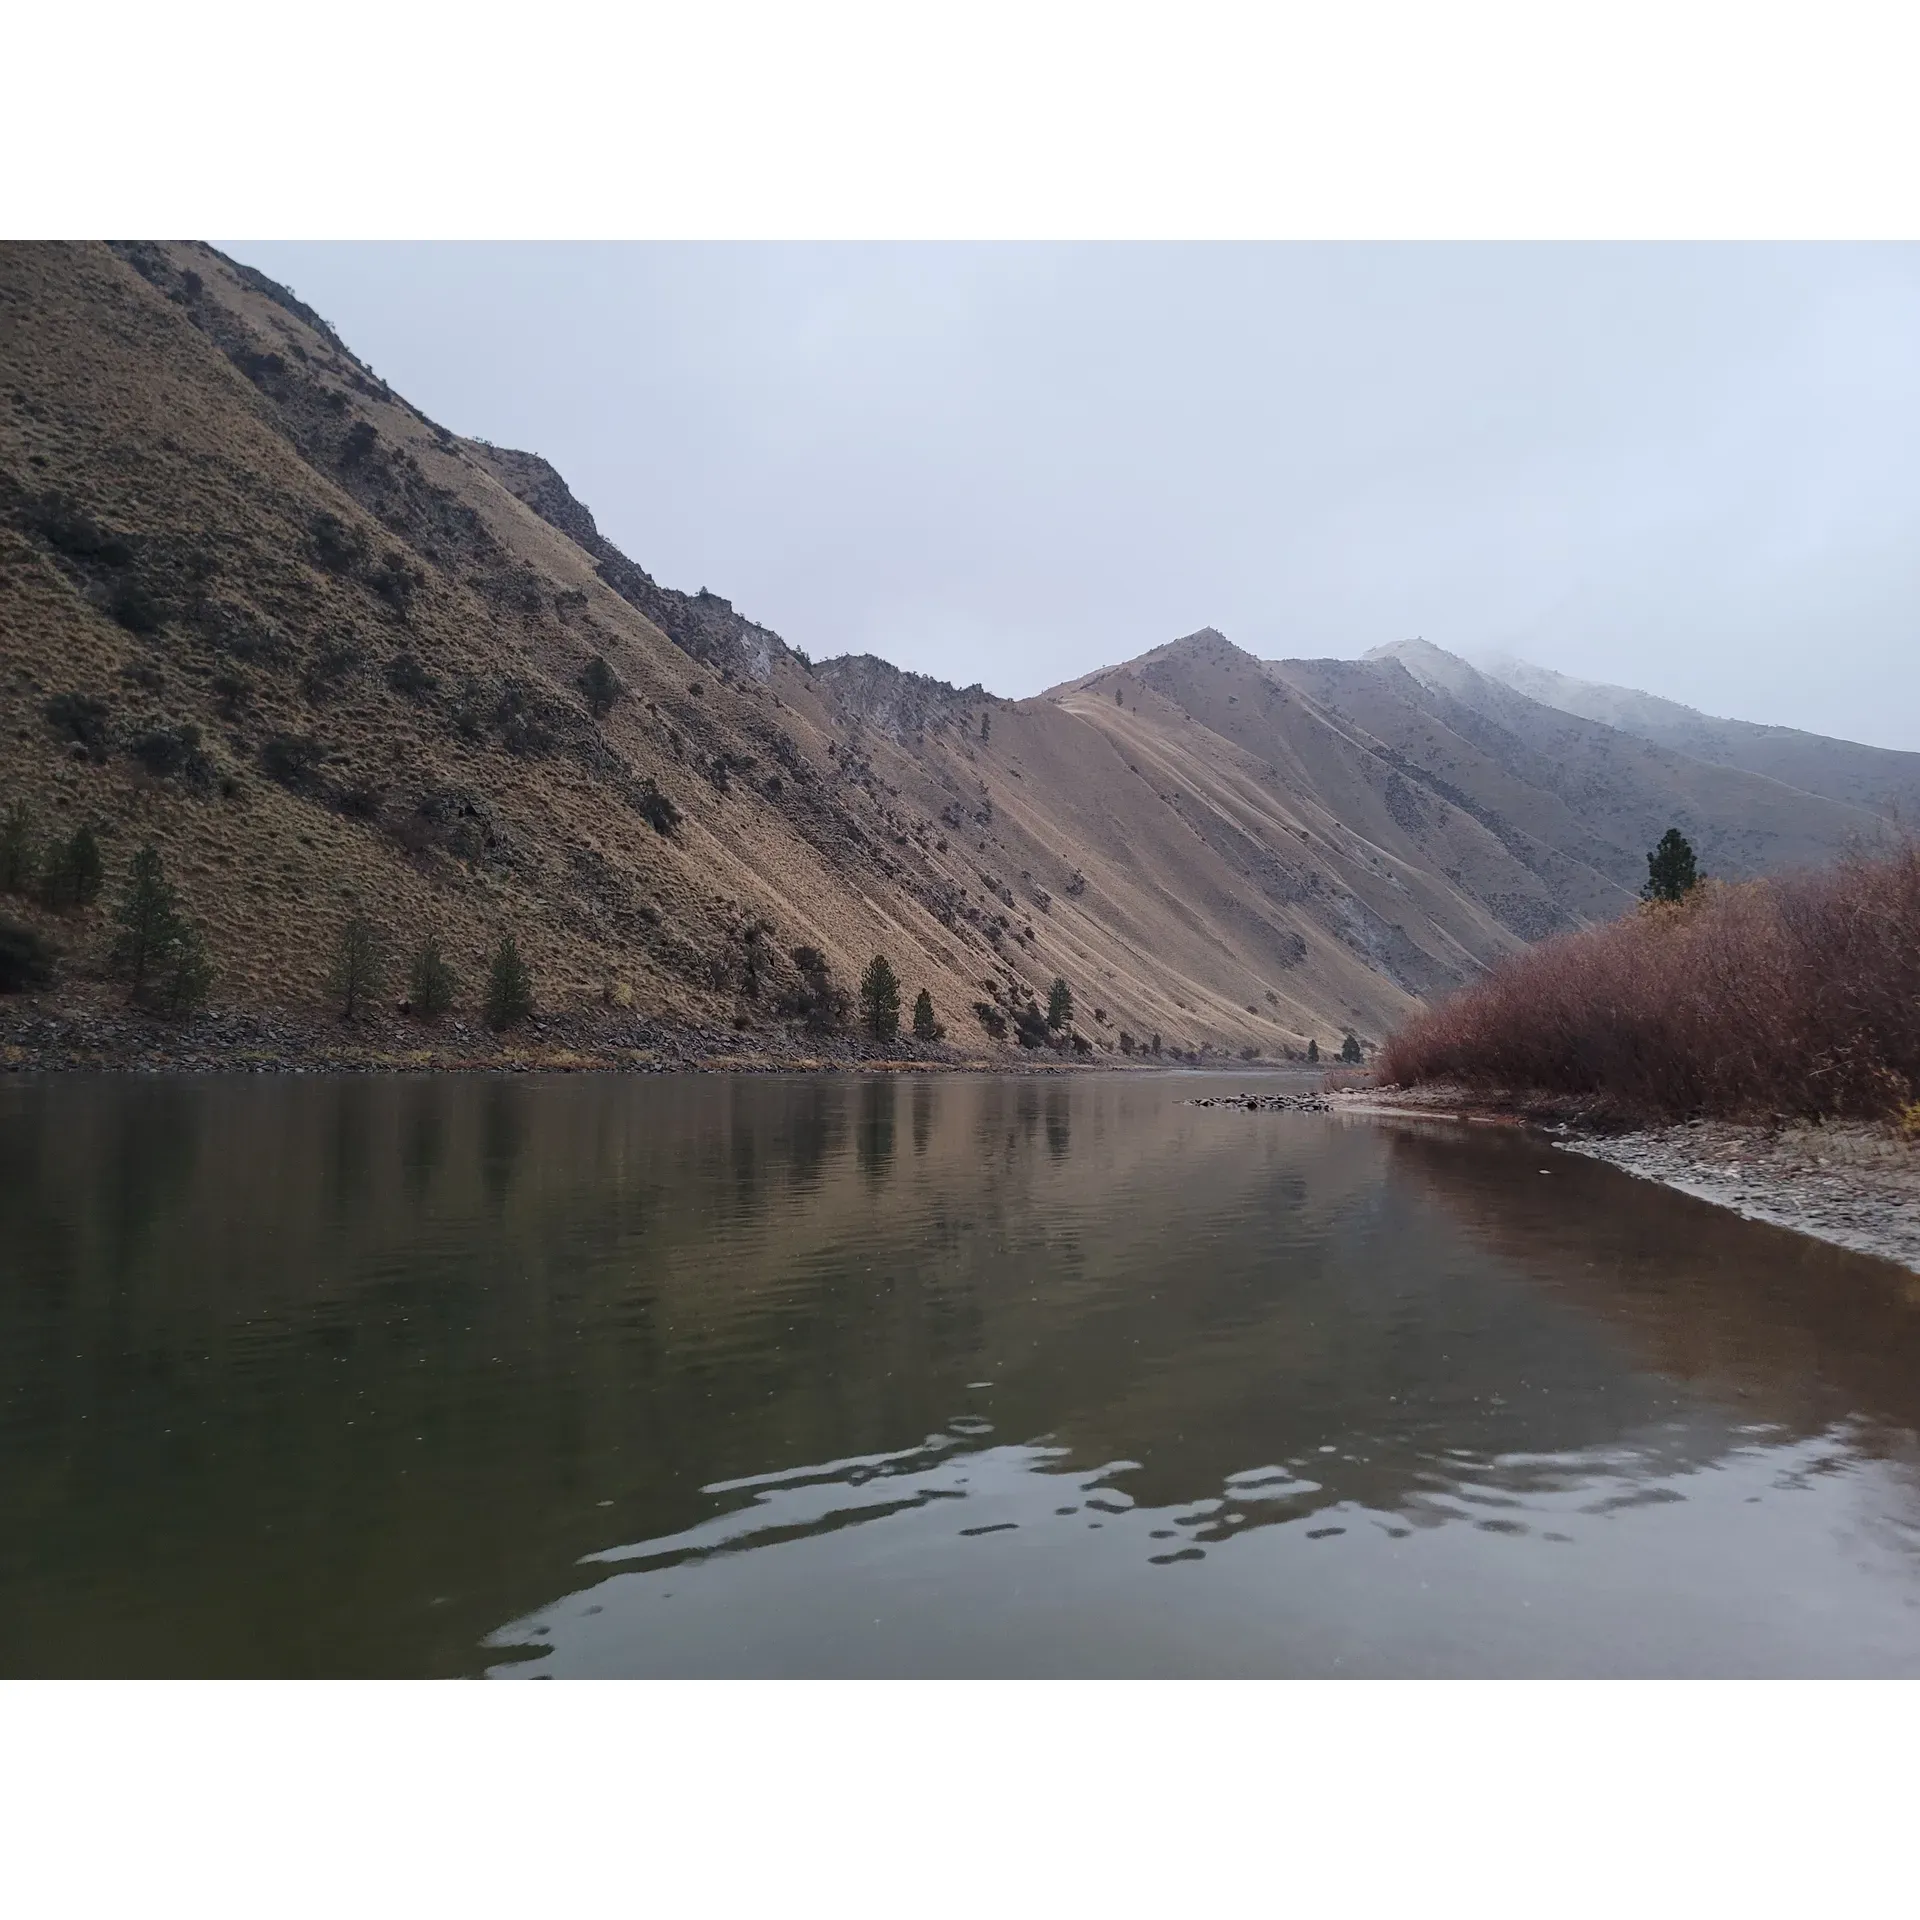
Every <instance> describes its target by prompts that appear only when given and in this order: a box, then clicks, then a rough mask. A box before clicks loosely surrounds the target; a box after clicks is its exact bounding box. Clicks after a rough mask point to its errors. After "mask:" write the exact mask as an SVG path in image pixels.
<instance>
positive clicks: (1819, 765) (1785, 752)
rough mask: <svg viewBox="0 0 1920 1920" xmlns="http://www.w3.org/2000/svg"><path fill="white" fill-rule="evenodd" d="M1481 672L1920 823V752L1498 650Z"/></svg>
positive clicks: (1808, 789)
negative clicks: (1562, 669)
mask: <svg viewBox="0 0 1920 1920" xmlns="http://www.w3.org/2000/svg"><path fill="white" fill-rule="evenodd" d="M1482 671H1483V672H1484V673H1485V674H1486V676H1487V677H1488V678H1489V679H1493V680H1497V681H1500V682H1502V683H1503V684H1504V685H1506V686H1509V687H1511V688H1513V689H1514V690H1515V691H1516V692H1519V693H1523V694H1525V695H1527V697H1528V698H1529V699H1533V700H1537V701H1539V702H1540V703H1541V704H1542V705H1544V706H1549V707H1557V708H1559V710H1560V711H1561V712H1562V713H1575V714H1579V715H1580V716H1581V717H1582V718H1583V719H1587V720H1598V721H1601V722H1602V723H1604V724H1605V725H1607V726H1609V727H1617V728H1618V729H1619V730H1620V731H1621V732H1622V733H1632V734H1638V735H1639V737H1640V738H1641V739H1643V740H1651V741H1653V742H1654V743H1655V745H1657V746H1662V747H1673V748H1676V749H1678V751H1680V752H1681V753H1688V754H1692V755H1693V757H1694V758H1695V759H1696V760H1712V761H1715V762H1717V763H1718V764H1719V765H1721V766H1726V767H1743V768H1745V769H1746V771H1747V772H1749V773H1763V774H1765V775H1766V776H1767V777H1768V778H1769V779H1771V780H1779V781H1783V782H1784V783H1785V784H1786V785H1788V786H1790V787H1798V788H1799V789H1800V790H1801V791H1802V792H1803V793H1818V794H1824V795H1825V796H1826V797H1827V798H1828V799H1830V800H1844V801H1846V802H1847V803H1848V804H1849V805H1851V806H1856V807H1867V808H1870V809H1872V810H1873V811H1874V812H1876V813H1883V814H1888V815H1898V817H1899V818H1900V819H1902V820H1904V821H1906V822H1907V823H1908V824H1909V825H1911V824H1912V823H1914V822H1915V821H1920V753H1900V752H1898V751H1896V750H1894V749H1892V748H1889V747H1863V746H1861V745H1859V744H1858V743H1857V742H1855V741H1852V740H1829V739H1827V738H1826V737H1825V736H1824V735H1822V734H1818V733H1802V732H1801V731H1800V730H1799V729H1798V728H1797V727H1763V726H1757V725H1755V724H1754V722H1752V721H1751V720H1722V719H1717V718H1716V717H1715V716H1713V715H1712V714H1706V713H1701V712H1699V711H1698V710H1697V709H1696V708H1693V707H1683V706H1682V705H1681V704H1680V703H1679V702H1678V701H1677V700H1662V699H1661V698H1660V697H1659V696H1658V695H1657V694H1651V693H1640V692H1637V691H1635V690H1634V689H1633V688H1631V687H1610V686H1605V685H1601V684H1598V683H1596V682H1594V681H1591V680H1575V679H1572V678H1570V677H1569V676H1568V675H1566V674H1564V673H1556V672H1554V671H1553V669H1552V668H1551V667H1536V666H1534V665H1532V664H1531V663H1530V662H1528V661H1525V660H1516V659H1514V658H1512V657H1511V656H1510V655H1504V654H1502V655H1495V656H1493V657H1492V658H1490V659H1488V660H1486V661H1485V662H1484V663H1483V665H1482Z"/></svg>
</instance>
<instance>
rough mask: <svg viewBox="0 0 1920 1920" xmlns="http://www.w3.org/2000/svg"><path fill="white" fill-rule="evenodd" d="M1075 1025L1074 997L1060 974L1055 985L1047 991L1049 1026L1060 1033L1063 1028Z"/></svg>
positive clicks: (1054, 982)
mask: <svg viewBox="0 0 1920 1920" xmlns="http://www.w3.org/2000/svg"><path fill="white" fill-rule="evenodd" d="M1072 1024H1073V995H1072V993H1071V992H1070V991H1069V990H1068V988H1067V983H1066V982H1065V981H1064V980H1062V979H1061V978H1060V977H1059V975H1058V974H1056V975H1055V976H1054V981H1053V985H1052V986H1051V987H1049V988H1048V989H1047V1025H1048V1026H1049V1027H1051V1028H1052V1029H1053V1031H1054V1032H1055V1033H1058V1032H1059V1031H1060V1029H1061V1028H1062V1027H1070V1026H1072Z"/></svg>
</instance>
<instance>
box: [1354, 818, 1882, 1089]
mask: <svg viewBox="0 0 1920 1920" xmlns="http://www.w3.org/2000/svg"><path fill="white" fill-rule="evenodd" d="M1380 1070H1381V1074H1382V1077H1383V1078H1384V1079H1386V1080H1388V1081H1390V1082H1392V1083H1394V1084H1397V1085H1408V1084H1411V1083H1414V1082H1418V1081H1435V1080H1450V1081H1458V1082H1460V1083H1462V1084H1464V1085H1467V1086H1470V1087H1477V1088H1499V1089H1503V1090H1504V1089H1510V1090H1515V1091H1518V1090H1526V1089H1533V1090H1538V1091H1542V1092H1546V1093H1552V1094H1562V1095H1571V1096H1576V1097H1582V1098H1592V1099H1595V1100H1598V1101H1600V1102H1601V1103H1603V1104H1605V1105H1607V1106H1610V1107H1613V1108H1616V1109H1618V1110H1620V1111H1621V1112H1622V1113H1625V1114H1631V1115H1641V1116H1645V1117H1649V1118H1652V1117H1662V1116H1665V1117H1686V1116H1690V1115H1695V1114H1719V1115H1728V1116H1738V1115H1742V1114H1772V1113H1781V1114H1790V1115H1799V1116H1804V1117H1808V1118H1816V1117H1821V1116H1825V1115H1834V1116H1853V1117H1860V1118H1873V1117H1877V1116H1880V1115H1883V1114H1886V1113H1888V1112H1890V1111H1893V1110H1896V1109H1898V1108H1899V1107H1900V1106H1901V1104H1902V1103H1903V1102H1905V1101H1910V1100H1913V1099H1915V1098H1916V1097H1920V840H1908V841H1906V842H1905V843H1904V844H1902V845H1899V846H1897V847H1896V848H1895V849H1894V850H1893V851H1891V852H1882V853H1878V854H1859V855H1854V856H1851V857H1849V858H1847V859H1844V860H1842V861H1841V862H1840V863H1839V864H1838V865H1837V866H1835V867H1832V868H1829V869H1826V870H1824V871H1821V872H1815V873H1804V874H1796V875H1790V876H1787V877H1785V878H1782V879H1777V880H1763V881H1756V882H1752V883H1749V884H1746V885H1741V886H1733V885H1728V884H1725V883H1717V882H1711V881H1709V882H1704V883H1702V884H1700V885H1699V886H1696V887H1694V888H1693V889H1692V890H1690V891H1689V892H1688V893H1687V895H1686V896H1685V898H1684V899H1682V900H1680V901H1678V902H1659V903H1652V904H1649V905H1646V906H1643V907H1641V908H1640V909H1639V910H1638V911H1637V912H1636V913H1632V914H1629V915H1627V916H1626V917H1625V918H1624V919H1620V920H1616V921H1613V922H1611V923H1609V924H1608V925H1606V926H1600V927H1590V928H1587V929H1585V930H1584V931H1582V932H1579V933H1572V934H1566V935H1563V936H1561V937H1560V938H1558V939H1555V940H1550V941H1547V942H1545V943H1544V944H1542V945H1540V946H1537V947H1533V948H1530V949H1528V950H1527V951H1526V952H1524V953H1521V954H1518V955H1516V956H1514V957H1513V958H1512V959H1510V960H1507V961H1505V962H1504V963H1502V964H1501V965H1500V966H1498V967H1496V968H1495V969H1494V970H1493V971H1492V972H1491V973H1490V974H1488V975H1487V976H1486V978H1484V979H1483V980H1481V981H1479V982H1477V983H1476V984H1475V985H1473V986H1471V987H1467V988H1465V989H1463V990H1462V991H1461V992H1459V993H1457V994H1455V995H1453V996H1452V997H1451V998H1450V999H1447V1000H1445V1001H1442V1002H1441V1003H1440V1004H1439V1005H1438V1006H1436V1007H1434V1008H1432V1009H1431V1010H1430V1011H1428V1012H1427V1013H1425V1014H1422V1015H1421V1016H1420V1017H1419V1018H1418V1019H1416V1020H1414V1021H1413V1022H1411V1023H1410V1024H1409V1025H1408V1026H1407V1027H1405V1028H1403V1029H1402V1030H1401V1031H1400V1032H1399V1033H1398V1034H1396V1035H1395V1036H1394V1037H1393V1039H1392V1040H1391V1041H1389V1042H1388V1044H1387V1046H1386V1048H1385V1049H1384V1051H1383V1053H1382V1055H1381V1058H1380Z"/></svg>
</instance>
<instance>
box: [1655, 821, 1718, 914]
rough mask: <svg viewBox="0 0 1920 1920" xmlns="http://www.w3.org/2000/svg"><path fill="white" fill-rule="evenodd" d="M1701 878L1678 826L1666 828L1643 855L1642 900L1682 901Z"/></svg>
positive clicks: (1691, 850)
mask: <svg viewBox="0 0 1920 1920" xmlns="http://www.w3.org/2000/svg"><path fill="white" fill-rule="evenodd" d="M1704 878H1705V875H1703V874H1702V873H1701V872H1700V870H1699V868H1698V866H1697V865H1696V863H1695V861H1694V857H1693V848H1692V847H1691V846H1689V845H1688V844H1687V837H1686V835H1685V834H1683V833H1682V832H1681V831H1680V829H1679V828H1678V827H1669V828H1668V829H1667V830H1666V832H1665V833H1663V834H1662V835H1661V836H1660V844H1659V845H1658V846H1657V847H1655V848H1654V850H1653V851H1652V852H1651V853H1650V854H1648V855H1647V884H1646V885H1645V886H1644V887H1642V888H1641V889H1640V897H1641V899H1643V900H1684V899H1685V898H1686V897H1687V895H1688V894H1690V893H1691V892H1692V891H1693V890H1694V888H1695V887H1697V886H1698V885H1699V884H1700V882H1701V881H1702V880H1703V879H1704Z"/></svg>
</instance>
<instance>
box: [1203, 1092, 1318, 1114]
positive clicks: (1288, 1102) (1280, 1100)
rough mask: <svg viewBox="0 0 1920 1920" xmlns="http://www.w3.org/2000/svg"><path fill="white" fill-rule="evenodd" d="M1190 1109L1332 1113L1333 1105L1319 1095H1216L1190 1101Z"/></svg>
mask: <svg viewBox="0 0 1920 1920" xmlns="http://www.w3.org/2000/svg"><path fill="white" fill-rule="evenodd" d="M1187 1105H1188V1106H1190V1107H1235V1108H1238V1109H1239V1110H1240V1111H1241V1112H1243V1113H1331V1112H1332V1111H1333V1103H1332V1101H1330V1100H1327V1099H1325V1098H1324V1097H1323V1096H1322V1095H1320V1094H1317V1093H1248V1094H1216V1095H1209V1096H1208V1097H1206V1098H1204V1099H1199V1100H1189V1101H1188V1102H1187Z"/></svg>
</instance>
